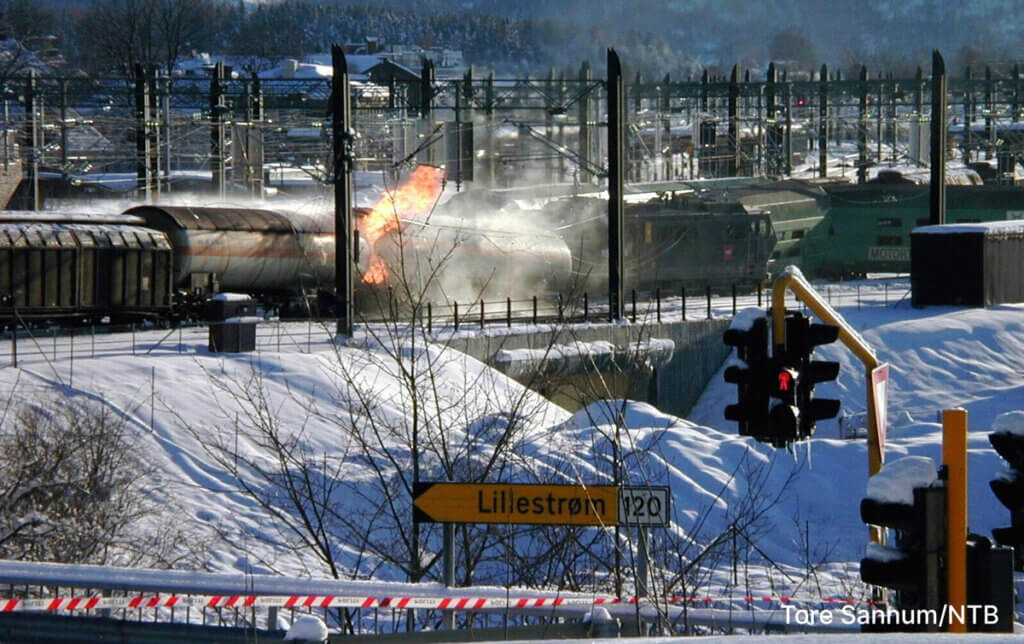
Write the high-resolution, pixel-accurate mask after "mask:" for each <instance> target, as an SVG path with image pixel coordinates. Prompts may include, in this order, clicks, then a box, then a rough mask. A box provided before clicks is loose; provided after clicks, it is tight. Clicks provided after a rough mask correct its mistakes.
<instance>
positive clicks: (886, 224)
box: [878, 217, 903, 228]
mask: <svg viewBox="0 0 1024 644" xmlns="http://www.w3.org/2000/svg"><path fill="white" fill-rule="evenodd" d="M878 227H879V228H903V220H902V219H900V218H899V217H879V218H878Z"/></svg>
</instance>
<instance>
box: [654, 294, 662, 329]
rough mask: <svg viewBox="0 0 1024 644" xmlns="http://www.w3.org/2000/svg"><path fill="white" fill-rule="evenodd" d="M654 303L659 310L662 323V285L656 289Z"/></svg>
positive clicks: (659, 322)
mask: <svg viewBox="0 0 1024 644" xmlns="http://www.w3.org/2000/svg"><path fill="white" fill-rule="evenodd" d="M654 305H655V307H656V310H657V317H658V324H661V287H660V286H659V287H658V288H656V289H654Z"/></svg>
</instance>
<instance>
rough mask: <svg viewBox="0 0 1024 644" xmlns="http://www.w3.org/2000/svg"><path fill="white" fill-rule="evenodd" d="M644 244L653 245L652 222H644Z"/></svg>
mask: <svg viewBox="0 0 1024 644" xmlns="http://www.w3.org/2000/svg"><path fill="white" fill-rule="evenodd" d="M644 243H645V244H653V243H654V222H653V221H645V222H644Z"/></svg>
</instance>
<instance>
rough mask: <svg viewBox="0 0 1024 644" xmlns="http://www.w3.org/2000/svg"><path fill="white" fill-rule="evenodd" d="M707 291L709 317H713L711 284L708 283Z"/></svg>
mask: <svg viewBox="0 0 1024 644" xmlns="http://www.w3.org/2000/svg"><path fill="white" fill-rule="evenodd" d="M706 293H707V296H708V319H709V320H710V319H711V285H710V284H708V285H707V289H706Z"/></svg>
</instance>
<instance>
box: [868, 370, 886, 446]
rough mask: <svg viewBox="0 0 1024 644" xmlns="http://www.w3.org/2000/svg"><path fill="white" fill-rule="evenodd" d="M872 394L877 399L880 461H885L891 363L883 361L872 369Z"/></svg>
mask: <svg viewBox="0 0 1024 644" xmlns="http://www.w3.org/2000/svg"><path fill="white" fill-rule="evenodd" d="M870 380H871V383H870V384H871V395H872V396H874V400H875V405H874V408H875V429H876V432H875V434H876V435H877V436H878V456H879V459H880V460H879V462H880V463H884V462H885V431H886V424H887V420H888V408H889V395H888V393H889V364H888V363H882V364H880V365H878V366H877V367H875V368H874V369H872V370H871V378H870Z"/></svg>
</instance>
